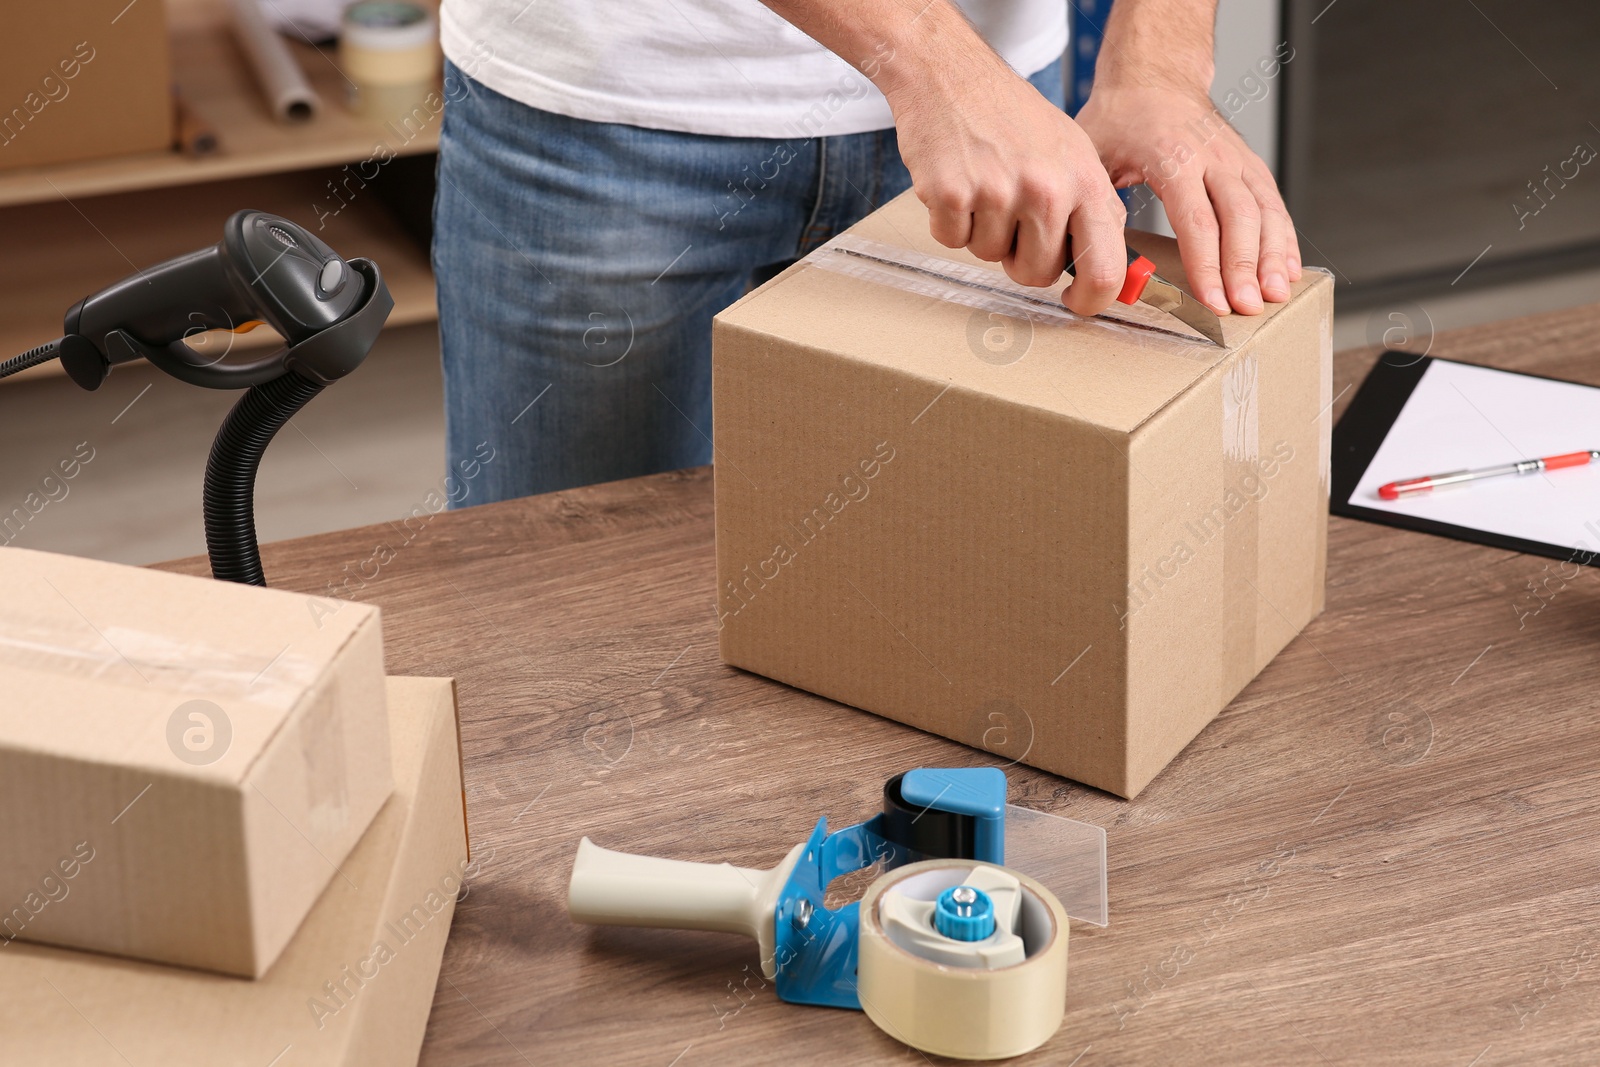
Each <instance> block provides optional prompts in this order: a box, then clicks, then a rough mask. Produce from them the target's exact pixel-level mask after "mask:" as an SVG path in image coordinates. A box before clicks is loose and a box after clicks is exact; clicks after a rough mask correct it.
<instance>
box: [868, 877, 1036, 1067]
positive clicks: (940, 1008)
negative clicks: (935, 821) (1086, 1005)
mask: <svg viewBox="0 0 1600 1067" xmlns="http://www.w3.org/2000/svg"><path fill="white" fill-rule="evenodd" d="M958 886H967V887H975V888H977V889H978V890H980V891H981V892H982V894H983V895H985V896H986V898H987V900H992V902H993V908H994V913H995V916H996V919H997V921H996V924H995V929H994V932H993V934H991V935H989V936H987V937H985V938H984V939H982V940H974V941H961V940H956V939H951V938H946V937H942V936H941V935H940V934H939V933H938V932H936V930H935V927H934V924H933V912H934V910H935V907H936V901H937V900H938V898H939V896H940V894H942V893H944V892H945V891H946V890H948V889H952V888H953V887H958ZM970 896H971V895H970V894H969V895H968V896H967V899H970ZM1018 942H1020V944H1019V943H1018ZM1019 958H1020V962H1016V961H1017V960H1018V959H1019ZM857 979H858V991H859V994H860V998H861V1007H862V1010H863V1011H865V1012H866V1013H867V1016H868V1018H870V1019H871V1020H872V1021H873V1022H874V1023H876V1024H877V1025H878V1027H879V1028H880V1029H881V1030H883V1031H884V1032H885V1033H887V1034H889V1035H890V1036H891V1037H893V1038H895V1039H897V1040H899V1041H902V1042H904V1043H905V1044H907V1045H911V1046H912V1047H913V1048H917V1049H921V1050H922V1051H924V1052H931V1053H934V1054H936V1055H940V1056H951V1057H954V1058H956V1059H965V1060H992V1059H1003V1058H1005V1057H1008V1056H1018V1055H1021V1054H1022V1053H1024V1052H1030V1051H1032V1050H1033V1049H1036V1048H1038V1047H1039V1046H1040V1045H1042V1044H1044V1043H1045V1042H1046V1041H1048V1040H1049V1039H1050V1036H1051V1035H1052V1034H1054V1033H1055V1032H1056V1030H1057V1029H1058V1028H1059V1027H1060V1026H1061V1017H1062V1014H1063V1012H1064V1010H1065V1006H1066V996H1067V913H1066V909H1064V908H1063V907H1062V906H1061V902H1060V901H1058V900H1057V899H1056V898H1055V897H1054V896H1053V895H1051V893H1050V891H1049V890H1047V889H1046V888H1045V887H1044V886H1042V885H1040V884H1039V883H1038V882H1036V881H1034V880H1033V879H1032V878H1029V877H1028V876H1027V875H1025V874H1021V873H1019V872H1017V871H1013V870H1010V869H1009V868H1004V867H994V866H989V865H986V864H979V863H974V862H973V861H972V860H954V859H941V860H927V861H924V862H922V863H913V864H909V865H907V866H905V867H898V868H896V869H895V870H893V871H891V872H890V873H888V874H886V875H884V876H883V877H882V878H879V879H878V880H877V881H875V882H873V883H872V885H871V886H869V887H868V889H867V892H866V894H865V895H864V896H863V897H862V898H861V915H860V943H859V952H858V967H857Z"/></svg>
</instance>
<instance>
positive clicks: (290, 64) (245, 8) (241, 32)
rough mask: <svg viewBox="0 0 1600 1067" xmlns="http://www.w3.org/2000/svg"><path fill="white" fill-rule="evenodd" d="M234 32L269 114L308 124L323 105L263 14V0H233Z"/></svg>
mask: <svg viewBox="0 0 1600 1067" xmlns="http://www.w3.org/2000/svg"><path fill="white" fill-rule="evenodd" d="M230 6H231V7H232V9H233V32H234V35H235V36H237V37H238V38H239V47H240V48H242V49H243V50H244V54H245V58H246V59H248V60H249V61H250V67H251V69H252V70H254V71H255V73H256V80H257V81H259V82H260V83H261V92H262V94H263V95H264V96H265V97H266V98H267V110H268V111H270V112H272V117H273V118H275V119H277V120H278V121H279V122H307V121H309V120H310V119H311V118H312V117H313V116H315V115H316V113H317V109H318V108H319V107H321V105H322V101H321V99H320V98H319V97H318V96H317V94H316V91H315V90H313V89H312V88H311V83H310V82H308V81H306V76H305V73H304V72H303V71H302V70H301V69H300V64H298V63H296V62H295V59H294V55H293V54H292V53H290V51H289V46H288V45H287V44H285V43H284V40H283V38H282V37H280V36H279V35H278V31H277V30H275V29H273V28H272V27H271V26H270V25H269V24H268V23H267V19H266V16H264V15H263V14H262V13H261V3H260V0H230Z"/></svg>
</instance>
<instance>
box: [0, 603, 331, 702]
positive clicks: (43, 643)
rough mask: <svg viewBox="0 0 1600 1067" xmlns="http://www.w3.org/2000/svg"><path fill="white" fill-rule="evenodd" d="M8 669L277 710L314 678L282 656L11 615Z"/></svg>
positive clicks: (2, 631)
mask: <svg viewBox="0 0 1600 1067" xmlns="http://www.w3.org/2000/svg"><path fill="white" fill-rule="evenodd" d="M8 666H11V667H18V668H23V669H26V670H30V671H39V672H44V673H54V674H60V675H63V676H67V677H73V678H83V679H87V680H93V681H97V682H105V683H108V684H112V685H125V686H130V687H137V688H140V689H150V688H155V689H159V690H161V691H164V692H170V693H175V694H192V695H195V696H203V697H206V698H208V699H212V700H222V699H235V700H248V701H250V702H252V703H255V704H260V705H263V706H267V707H273V708H279V709H283V710H287V709H289V708H291V707H293V706H294V705H295V703H296V702H297V701H298V700H299V699H300V698H301V697H302V696H303V695H304V694H305V692H306V690H307V689H309V688H310V687H311V686H312V684H313V683H315V682H316V680H317V677H318V674H319V669H318V667H317V665H316V664H315V663H312V662H311V661H310V660H307V659H305V658H304V657H301V656H296V655H293V654H289V653H287V650H286V651H285V652H284V653H280V654H279V655H278V657H277V658H276V659H272V660H270V661H267V660H265V659H264V658H263V657H260V656H250V655H247V654H243V653H239V652H237V651H233V650H229V649H224V648H218V647H216V646H213V645H208V644H201V643H198V642H195V643H187V644H186V643H183V642H180V641H174V640H172V639H171V638H169V637H166V636H164V635H162V634H158V633H152V632H149V631H146V630H138V629H133V628H131V627H126V626H104V627H99V628H96V627H94V626H92V625H89V624H87V623H85V624H83V625H81V626H77V625H73V624H72V622H71V621H70V620H63V621H60V622H57V621H56V620H53V619H47V618H43V617H33V618H22V617H13V618H11V619H8V620H7V621H6V624H5V626H4V628H0V667H8Z"/></svg>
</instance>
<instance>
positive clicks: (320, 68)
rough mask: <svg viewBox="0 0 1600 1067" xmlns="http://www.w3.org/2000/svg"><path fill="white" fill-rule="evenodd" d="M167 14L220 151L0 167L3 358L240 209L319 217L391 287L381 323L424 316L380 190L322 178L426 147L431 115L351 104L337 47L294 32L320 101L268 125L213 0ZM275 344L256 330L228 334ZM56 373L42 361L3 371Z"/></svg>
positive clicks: (176, 62) (312, 221) (430, 303)
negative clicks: (409, 118)
mask: <svg viewBox="0 0 1600 1067" xmlns="http://www.w3.org/2000/svg"><path fill="white" fill-rule="evenodd" d="M167 17H168V23H169V25H170V27H171V33H172V63H173V77H174V81H175V82H176V83H177V85H178V87H179V88H180V90H181V91H182V92H183V95H184V99H185V102H186V103H187V105H188V106H189V107H190V108H191V109H192V110H193V111H195V112H196V113H197V114H198V115H199V116H200V117H202V118H203V119H204V120H205V121H206V122H208V123H210V124H211V125H212V126H213V128H215V129H216V131H217V133H218V136H219V138H220V139H221V142H222V150H221V151H220V152H219V153H218V154H217V155H215V156H212V157H209V158H203V159H191V158H189V157H186V156H184V155H181V154H179V153H177V152H152V153H145V154H141V155H136V156H121V157H113V158H108V159H98V160H90V161H86V162H79V163H68V164H61V165H57V166H47V167H32V168H23V169H15V170H4V171H0V359H5V358H8V357H9V356H11V355H14V354H16V353H18V352H22V351H25V350H26V349H28V348H31V347H32V346H34V345H36V344H40V343H42V342H44V341H48V340H50V339H51V338H53V337H57V336H59V335H60V333H61V318H62V315H63V314H64V313H65V312H66V310H67V308H69V307H70V306H72V304H74V303H75V302H76V301H78V300H79V299H81V298H82V297H83V296H85V295H87V294H89V293H92V292H94V291H95V290H97V289H99V288H101V287H103V286H105V285H107V284H109V283H111V282H113V281H116V280H117V279H118V278H121V277H123V276H124V275H127V274H130V273H132V272H133V270H134V269H135V268H139V267H146V266H149V265H151V264H153V263H157V262H160V261H161V260H164V259H167V258H170V257H172V256H175V255H179V254H181V253H183V252H187V251H191V250H193V249H195V248H199V247H202V246H204V245H206V244H211V243H214V242H216V241H217V240H219V239H220V237H221V235H222V223H223V220H224V219H226V218H227V217H228V215H229V214H231V213H232V212H234V211H236V210H238V209H239V208H243V207H251V208H260V209H261V210H264V211H271V212H274V213H276V214H280V215H283V216H284V217H286V218H290V219H293V220H294V221H296V222H299V223H300V224H301V225H303V226H306V227H308V228H309V229H311V230H313V231H314V232H317V231H319V226H320V227H321V229H320V232H319V236H321V237H322V238H323V239H324V240H326V241H327V242H328V243H329V244H330V245H332V246H333V247H334V248H337V249H338V250H339V251H340V253H341V254H344V255H347V256H368V257H370V258H371V259H373V260H374V261H376V262H377V263H378V265H379V266H380V267H381V268H382V269H383V272H384V277H385V279H386V280H387V282H388V284H389V288H390V291H391V292H392V293H393V294H394V299H395V309H394V312H393V314H392V315H391V316H390V318H389V324H390V325H395V326H398V325H407V324H412V323H419V322H428V321H432V320H433V319H435V318H436V317H437V314H438V312H437V307H436V305H435V302H434V290H433V275H432V272H431V270H430V269H429V264H428V256H427V251H426V249H423V248H421V247H419V246H418V245H417V243H416V242H415V241H413V240H412V239H411V238H410V237H409V236H407V235H406V234H405V233H404V232H403V231H402V229H401V227H400V226H399V225H398V223H397V222H396V221H395V220H394V218H393V217H392V216H391V215H390V213H389V212H388V210H387V209H386V208H385V206H384V205H383V204H382V203H381V202H380V201H379V198H378V196H377V195H376V193H375V192H373V191H371V190H370V189H369V190H362V189H359V188H357V185H358V184H359V183H354V182H352V183H351V186H350V188H352V189H354V193H353V195H348V196H347V197H346V198H344V199H340V198H338V197H335V196H334V194H333V193H332V192H330V191H329V189H328V187H327V182H328V181H329V179H330V178H332V177H333V176H334V174H335V173H336V171H335V168H339V167H342V166H343V165H345V164H347V163H361V162H364V161H367V160H375V159H376V160H381V159H383V158H385V156H387V155H392V156H394V157H401V156H410V155H420V154H423V153H428V152H433V151H436V150H437V148H438V144H439V126H440V123H441V120H442V115H440V114H437V113H427V121H426V123H423V122H421V121H420V119H419V121H417V122H414V123H412V124H410V125H409V126H396V125H393V124H388V123H383V122H375V121H372V120H369V119H366V118H363V117H361V116H358V115H355V114H354V113H352V112H351V111H350V110H349V108H348V107H347V105H346V103H345V101H346V93H347V89H348V83H347V81H346V80H345V78H344V76H343V75H342V74H341V73H340V72H339V70H338V67H337V62H336V60H337V57H336V55H335V53H334V52H333V51H332V50H331V49H329V50H323V49H318V48H313V47H311V46H310V45H306V44H295V43H291V46H290V47H291V48H292V49H293V50H294V52H295V56H296V58H297V59H298V60H299V61H300V65H301V68H302V69H303V70H304V71H305V73H306V77H307V79H308V80H309V81H310V82H311V84H312V85H313V87H314V88H315V89H316V90H317V92H318V94H319V95H320V96H321V97H322V107H321V109H320V110H319V112H318V114H317V115H316V117H315V118H313V119H312V120H310V121H309V122H306V123H302V124H296V125H284V124H281V123H278V122H277V121H275V120H274V119H273V118H272V117H271V115H270V114H269V113H268V111H267V108H266V103H265V101H264V99H263V97H262V95H261V92H260V90H259V89H258V87H257V85H256V83H255V80H254V77H253V75H252V74H251V71H250V68H249V66H248V65H247V64H246V62H245V60H244V56H243V54H242V53H241V52H240V50H239V47H238V45H237V43H236V42H235V41H234V39H233V36H232V31H231V28H230V24H229V22H228V15H227V11H226V7H225V5H224V3H223V2H222V0H167ZM424 111H425V112H426V109H424ZM362 170H363V172H365V173H367V174H370V173H371V171H372V168H371V166H369V167H365V168H362ZM335 212H336V213H335ZM275 342H276V337H275V336H274V335H272V333H271V331H269V330H266V329H259V330H256V331H254V332H253V333H250V334H244V335H241V336H240V337H238V338H237V339H235V340H234V341H233V342H232V343H233V344H234V345H235V346H236V347H241V348H243V347H256V346H259V345H263V344H270V343H275ZM213 343H217V342H216V341H215V340H213ZM59 373H61V371H60V367H59V364H57V363H55V362H51V363H48V364H45V365H44V366H41V367H36V368H33V369H32V370H29V371H25V372H23V373H22V374H18V375H15V376H13V377H12V378H9V379H6V382H12V381H25V380H27V379H29V378H36V377H41V376H49V375H52V374H59ZM0 384H4V383H0Z"/></svg>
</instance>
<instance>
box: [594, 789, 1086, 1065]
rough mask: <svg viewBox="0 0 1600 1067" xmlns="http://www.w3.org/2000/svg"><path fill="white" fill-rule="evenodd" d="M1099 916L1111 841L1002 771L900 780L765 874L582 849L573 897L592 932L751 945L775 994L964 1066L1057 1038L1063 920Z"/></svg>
mask: <svg viewBox="0 0 1600 1067" xmlns="http://www.w3.org/2000/svg"><path fill="white" fill-rule="evenodd" d="M1008 853H1009V854H1010V861H1011V863H1012V864H1013V865H1016V864H1018V863H1020V864H1021V865H1022V867H1023V868H1024V869H1025V870H1028V871H1030V872H1031V873H1024V869H1016V867H1015V866H1011V867H1008V866H1007V860H1008ZM874 865H877V866H878V867H879V868H881V869H882V871H883V872H884V873H882V874H880V875H879V876H878V877H877V878H876V879H875V880H874V881H873V882H872V884H871V885H870V886H869V887H868V888H867V890H866V892H865V893H864V894H863V895H862V897H861V899H860V900H859V901H852V902H850V903H847V904H844V905H843V906H841V907H837V908H829V907H827V906H826V903H825V899H826V895H827V891H828V886H829V884H830V883H831V882H832V881H833V880H834V879H835V878H838V877H840V876H841V875H846V874H850V873H853V872H856V871H860V870H864V869H866V868H868V867H872V866H874ZM1047 886H1048V887H1047ZM1052 889H1053V890H1054V892H1053V891H1052ZM1058 893H1060V894H1061V896H1060V897H1058V895H1057V894H1058ZM1063 897H1064V898H1065V900H1066V903H1063V902H1062V898H1063ZM1105 907H1106V905H1105V831H1104V830H1102V829H1101V828H1099V827H1097V826H1091V825H1088V824H1086V823H1080V822H1075V821H1073V820H1071V819H1062V818H1059V817H1056V816H1052V815H1046V814H1043V813H1040V812H1034V811H1029V810H1028V809H1025V808H1020V807H1015V806H1012V805H1008V804H1007V803H1006V777H1005V773H1004V772H1003V771H1001V770H999V769H997V768H993V767H971V768H926V767H924V768H918V769H916V770H911V771H907V772H905V773H904V774H898V775H895V776H894V777H893V778H890V779H889V780H888V781H887V782H886V783H885V784H884V787H883V810H882V811H881V812H879V813H877V814H875V815H873V816H872V818H870V819H868V820H867V821H865V822H862V823H858V824H856V825H854V826H849V827H846V828H844V829H841V830H835V831H834V832H832V833H829V832H828V821H827V819H826V817H824V818H820V819H818V820H817V823H816V826H815V827H814V828H813V830H812V831H811V835H810V837H809V838H807V839H806V840H805V841H803V842H801V843H800V844H798V845H795V846H794V847H793V848H792V849H790V850H789V852H788V854H787V855H786V856H784V858H783V860H782V862H780V863H779V864H778V865H777V866H776V867H773V868H771V869H770V870H756V869H752V868H745V867H735V866H733V865H731V864H727V863H719V864H711V863H693V862H687V861H683V860H674V859H663V858H656V857H649V856H636V855H630V854H628V853H623V852H613V851H611V850H609V849H604V848H601V847H600V846H598V845H596V844H594V843H593V842H592V841H590V840H589V839H588V838H587V837H585V838H583V839H582V840H581V841H580V842H579V844H578V854H577V858H576V859H575V861H574V862H573V867H572V879H571V882H570V883H569V886H568V890H567V911H568V913H569V914H570V915H571V917H572V918H573V919H574V920H576V921H578V922H582V923H592V924H597V925H611V926H652V927H669V928H674V929H685V930H719V931H725V932H730V933H740V934H745V935H746V936H749V937H751V938H754V939H755V941H756V943H757V945H758V946H759V948H760V953H761V967H762V971H763V973H764V974H765V975H766V976H767V977H768V978H771V979H773V980H774V987H775V988H776V991H777V994H778V996H779V997H780V998H781V999H783V1000H786V1001H789V1002H791V1003H795V1004H814V1005H821V1006H825V1007H834V1008H848V1009H855V1010H861V1011H864V1012H865V1013H866V1014H867V1016H868V1017H869V1018H870V1019H872V1021H873V1022H874V1023H876V1024H877V1025H878V1027H879V1028H880V1029H882V1030H884V1031H885V1032H886V1033H888V1034H889V1035H890V1036H892V1037H894V1038H896V1039H897V1040H899V1041H902V1042H904V1043H905V1044H908V1045H911V1046H912V1047H914V1048H918V1049H921V1050H922V1051H924V1052H932V1053H936V1054H939V1055H944V1056H952V1057H956V1058H961V1059H998V1058H1003V1057H1007V1056H1015V1055H1019V1054H1021V1053H1023V1052H1027V1051H1030V1050H1032V1049H1034V1048H1037V1047H1038V1046H1039V1045H1041V1044H1043V1043H1044V1042H1045V1041H1047V1040H1048V1039H1049V1038H1050V1036H1051V1035H1052V1034H1054V1033H1055V1031H1056V1030H1057V1028H1058V1027H1059V1026H1060V1025H1061V1018H1062V1013H1063V1007H1064V1003H1065V997H1066V977H1067V934H1068V929H1067V927H1068V923H1067V920H1068V918H1069V917H1070V918H1078V919H1082V920H1085V921H1088V922H1091V923H1094V924H1095V925H1099V926H1104V925H1105V924H1106V915H1105Z"/></svg>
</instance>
